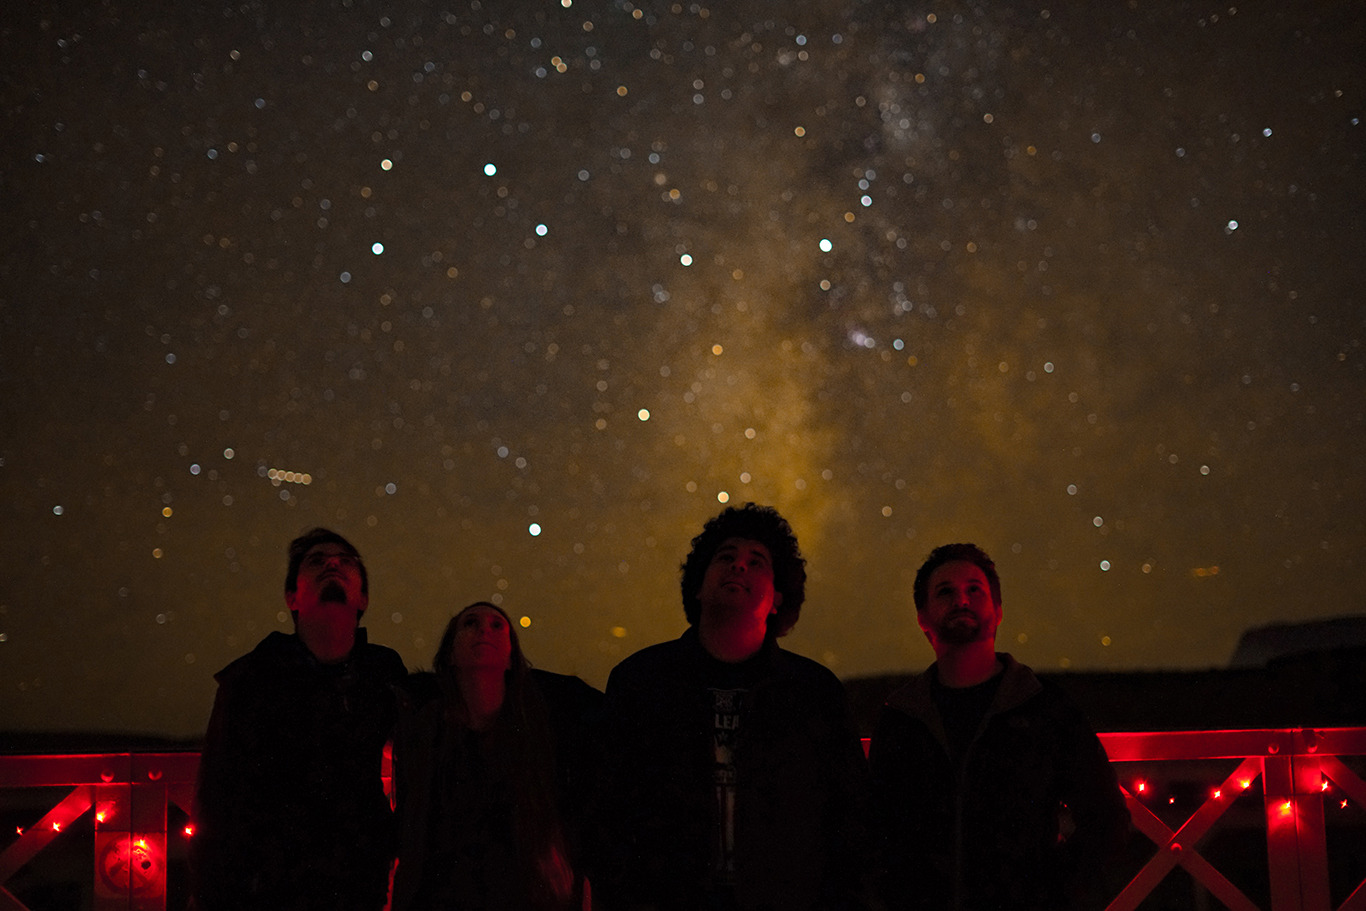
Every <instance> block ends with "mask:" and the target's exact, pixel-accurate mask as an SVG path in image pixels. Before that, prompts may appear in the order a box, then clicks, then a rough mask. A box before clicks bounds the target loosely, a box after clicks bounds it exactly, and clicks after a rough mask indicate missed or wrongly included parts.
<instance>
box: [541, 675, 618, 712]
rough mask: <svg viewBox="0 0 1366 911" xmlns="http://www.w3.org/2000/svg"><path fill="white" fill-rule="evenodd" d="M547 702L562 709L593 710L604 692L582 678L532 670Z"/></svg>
mask: <svg viewBox="0 0 1366 911" xmlns="http://www.w3.org/2000/svg"><path fill="white" fill-rule="evenodd" d="M529 674H530V676H531V679H532V680H533V681H534V682H535V684H536V686H537V688H538V689H540V691H541V694H542V695H543V696H544V697H545V700H546V702H548V703H550V704H551V705H552V706H556V707H560V708H568V707H575V706H577V707H580V708H591V707H593V706H595V705H596V704H597V703H598V701H599V700H601V699H602V691H601V690H599V689H598V688H597V687H595V686H592V685H591V684H589V683H588V681H586V680H584V679H583V678H582V677H576V676H574V675H573V674H556V673H554V672H553V671H546V670H541V669H540V668H535V667H534V668H532V669H531V670H530V671H529Z"/></svg>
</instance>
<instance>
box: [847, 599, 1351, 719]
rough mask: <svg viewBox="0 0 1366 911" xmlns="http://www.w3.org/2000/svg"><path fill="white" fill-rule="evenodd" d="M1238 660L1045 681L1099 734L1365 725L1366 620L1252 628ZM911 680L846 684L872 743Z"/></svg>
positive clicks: (1052, 676) (1055, 676)
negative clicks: (892, 700) (883, 712)
mask: <svg viewBox="0 0 1366 911" xmlns="http://www.w3.org/2000/svg"><path fill="white" fill-rule="evenodd" d="M1358 637H1360V638H1358ZM1244 643H1247V644H1246V646H1245V645H1244ZM1260 656H1265V658H1264V659H1263V660H1258V658H1259V657H1260ZM1235 659H1236V661H1237V662H1238V663H1236V664H1234V666H1231V667H1229V668H1211V669H1209V670H1203V671H1129V672H1057V673H1053V672H1042V673H1039V676H1040V677H1042V678H1044V679H1046V680H1050V681H1052V682H1054V683H1056V684H1057V685H1058V686H1060V687H1061V688H1062V689H1063V690H1065V691H1066V692H1067V694H1068V695H1069V696H1070V697H1071V698H1072V699H1073V701H1075V702H1076V703H1077V705H1079V706H1080V707H1081V709H1082V711H1084V712H1085V713H1086V716H1087V718H1089V719H1090V721H1091V724H1092V725H1093V726H1094V727H1095V728H1096V730H1098V731H1198V730H1207V731H1213V730H1225V729H1230V728H1282V727H1361V726H1366V617H1347V618H1340V619H1339V620H1333V621H1317V622H1314V623H1307V624H1284V625H1277V626H1271V627H1262V628H1259V629H1255V630H1249V631H1248V633H1247V634H1245V635H1244V636H1243V639H1242V641H1240V643H1239V648H1238V651H1236V652H1235ZM912 676H914V675H913V674H910V673H908V674H896V675H887V676H880V677H861V678H856V679H851V680H846V681H845V686H846V688H847V689H848V691H849V698H850V702H851V703H852V704H853V709H854V716H855V719H856V720H857V722H858V726H859V730H860V731H861V732H862V733H863V734H864V735H865V736H867V735H869V734H871V733H872V730H873V727H874V726H875V725H876V723H877V715H878V711H879V709H880V708H881V705H882V703H883V702H884V701H885V700H886V698H887V696H888V695H890V694H891V693H892V691H893V690H895V689H896V688H897V687H899V686H901V685H902V684H903V683H905V682H906V681H907V680H909V679H910V678H911V677H912Z"/></svg>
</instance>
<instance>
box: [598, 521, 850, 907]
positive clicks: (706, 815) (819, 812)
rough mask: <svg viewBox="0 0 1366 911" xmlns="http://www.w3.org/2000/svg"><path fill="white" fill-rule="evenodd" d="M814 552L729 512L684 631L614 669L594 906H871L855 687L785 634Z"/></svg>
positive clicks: (785, 530) (702, 569)
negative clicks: (851, 697)
mask: <svg viewBox="0 0 1366 911" xmlns="http://www.w3.org/2000/svg"><path fill="white" fill-rule="evenodd" d="M805 563H806V561H805V560H804V559H803V558H802V555H801V551H800V550H799V549H798V546H797V538H796V535H794V534H793V532H792V529H791V527H790V526H789V525H788V523H787V521H786V520H785V519H784V518H783V517H782V516H781V515H779V514H778V512H777V511H776V510H774V509H773V508H771V507H767V506H756V505H755V504H753V503H748V504H746V505H745V506H743V507H740V508H735V507H731V508H728V509H726V510H725V511H724V512H722V513H721V514H720V515H718V516H716V517H714V518H713V519H712V520H711V521H709V522H708V523H707V524H706V526H705V527H704V528H703V530H702V533H701V534H699V535H698V536H697V537H696V538H694V539H693V542H692V552H691V553H690V554H688V557H687V559H686V560H685V561H684V563H683V567H682V595H683V611H684V615H685V616H686V617H687V620H688V624H689V626H688V629H687V630H686V631H685V632H684V633H683V635H682V636H680V637H679V638H678V639H676V640H673V641H672V642H662V643H659V644H658V645H653V646H650V647H648V648H646V649H643V650H641V651H639V652H637V653H636V654H634V655H632V656H631V657H629V658H627V659H626V660H625V661H623V662H621V663H620V664H619V665H617V667H616V668H615V669H614V670H613V671H612V674H611V677H610V678H609V679H608V682H607V697H606V705H605V708H604V736H603V743H604V749H605V755H604V759H603V763H604V771H603V780H602V788H601V791H600V799H599V802H598V807H597V810H598V813H597V815H598V821H599V826H598V829H599V831H600V832H601V842H600V844H599V845H598V852H597V864H596V867H595V869H594V870H592V871H590V876H591V877H592V881H593V887H594V902H595V904H596V905H598V906H600V907H604V908H607V909H610V911H621V909H643V908H651V909H679V911H683V909H686V911H696V909H731V911H748V909H759V908H783V909H792V911H801V909H808V908H810V909H814V908H821V909H828V908H853V907H862V905H863V897H864V895H865V894H866V892H865V887H864V872H865V869H866V866H867V862H866V858H867V857H868V851H867V848H868V842H867V835H866V831H867V830H866V827H865V825H864V820H863V814H864V812H865V810H866V795H867V770H866V768H865V764H864V759H863V750H862V746H861V744H860V742H859V739H858V735H857V732H856V730H855V727H854V723H853V719H852V716H851V714H850V711H849V706H848V702H847V700H846V698H845V694H844V688H843V686H842V685H841V683H840V682H839V680H838V679H837V678H836V677H835V675H834V674H832V673H831V672H830V671H829V670H827V669H826V668H825V667H823V666H821V665H819V664H817V663H816V662H814V661H811V660H810V659H807V658H803V657H801V656H799V655H795V654H793V653H791V652H789V651H786V650H784V649H782V648H779V647H778V644H777V640H778V638H779V637H780V636H783V635H785V634H786V633H787V632H788V631H790V630H791V629H792V627H793V626H794V625H795V624H796V622H797V618H798V616H799V615H800V613H801V606H802V601H803V599H804V598H805V593H806V591H805V589H806V568H805Z"/></svg>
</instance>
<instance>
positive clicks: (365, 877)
mask: <svg viewBox="0 0 1366 911" xmlns="http://www.w3.org/2000/svg"><path fill="white" fill-rule="evenodd" d="M406 676H407V670H406V669H405V668H404V666H403V660H402V659H401V658H400V657H399V656H398V653H397V652H395V651H393V650H392V649H388V648H384V647H383V646H379V645H370V644H369V643H368V642H367V641H366V636H365V630H364V629H361V630H358V631H357V640H356V646H355V648H354V649H353V650H352V652H351V656H350V657H349V658H348V659H347V660H346V661H345V662H343V663H341V664H338V665H323V664H320V663H319V662H318V661H317V660H316V659H315V658H314V657H313V655H312V653H311V652H309V651H308V649H307V648H306V647H305V646H304V644H303V643H302V642H301V641H300V640H299V638H298V636H296V635H288V634H285V633H280V632H274V633H271V634H270V635H269V636H267V637H266V638H265V639H264V640H262V641H261V643H260V644H259V645H258V646H257V647H256V648H255V650H253V651H252V652H250V653H249V654H247V655H245V656H243V657H241V658H239V659H237V660H236V661H234V662H233V663H232V664H230V665H228V666H227V667H226V668H224V669H223V670H222V671H220V672H219V673H218V674H217V680H218V694H217V696H216V698H215V699H214V706H213V714H212V716H211V717H210V719H209V729H208V733H207V735H206V737H205V743H204V752H203V757H202V759H201V762H200V768H199V782H198V788H197V793H196V798H195V813H194V816H195V837H194V839H193V840H192V841H191V862H192V864H193V875H194V893H195V903H196V907H197V908H198V909H200V911H219V909H234V911H238V909H245V908H275V909H286V911H304V909H309V911H311V909H319V911H321V909H327V911H335V909H355V911H377V909H379V908H382V907H383V906H384V902H385V897H386V892H387V889H388V875H389V862H390V859H391V858H392V856H393V829H392V814H391V813H390V810H389V800H388V798H387V797H386V796H385V794H384V784H383V781H382V780H381V777H380V763H381V757H382V754H383V751H384V744H385V742H386V740H387V739H388V738H389V736H390V733H391V732H392V730H393V727H394V723H395V721H396V720H397V715H398V702H399V695H398V693H399V687H400V686H401V685H402V683H403V680H404V678H405V677H406Z"/></svg>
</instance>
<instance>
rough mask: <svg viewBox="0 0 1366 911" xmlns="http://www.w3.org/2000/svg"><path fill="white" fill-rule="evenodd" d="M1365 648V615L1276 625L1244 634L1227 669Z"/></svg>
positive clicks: (1256, 628)
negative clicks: (1345, 649) (1330, 651)
mask: <svg viewBox="0 0 1366 911" xmlns="http://www.w3.org/2000/svg"><path fill="white" fill-rule="evenodd" d="M1362 647H1366V616H1363V615H1360V614H1358V615H1353V616H1347V617H1333V618H1331V619H1327V620H1311V621H1308V622H1306V623H1273V624H1270V625H1268V626H1257V627H1253V628H1252V629H1250V630H1248V631H1247V632H1245V633H1243V635H1242V636H1241V637H1239V639H1238V647H1237V648H1235V649H1234V650H1233V657H1232V658H1230V659H1229V662H1228V666H1229V667H1235V668H1240V667H1266V666H1267V665H1268V664H1270V663H1271V662H1273V661H1275V660H1277V659H1279V658H1288V657H1292V656H1295V655H1305V654H1309V653H1312V652H1322V651H1329V650H1332V649H1343V648H1362Z"/></svg>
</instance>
